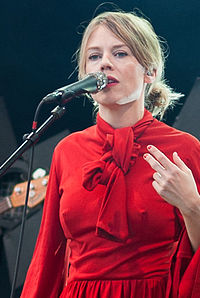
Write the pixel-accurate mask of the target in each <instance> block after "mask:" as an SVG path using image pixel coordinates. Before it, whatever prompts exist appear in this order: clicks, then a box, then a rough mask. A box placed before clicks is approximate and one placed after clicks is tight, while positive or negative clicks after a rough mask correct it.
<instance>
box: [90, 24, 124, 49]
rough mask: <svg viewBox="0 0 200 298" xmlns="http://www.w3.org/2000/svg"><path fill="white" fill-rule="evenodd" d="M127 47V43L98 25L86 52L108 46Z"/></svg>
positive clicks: (103, 26)
mask: <svg viewBox="0 0 200 298" xmlns="http://www.w3.org/2000/svg"><path fill="white" fill-rule="evenodd" d="M112 44H113V45H114V44H116V45H125V43H124V42H123V41H122V40H121V39H120V38H119V37H118V36H116V35H115V34H114V33H113V32H112V31H111V30H110V29H108V28H107V27H106V26H105V25H98V26H97V27H96V28H95V29H94V30H93V31H92V33H91V34H90V36H89V38H88V40H87V43H86V50H89V49H91V48H95V47H99V46H106V45H112Z"/></svg>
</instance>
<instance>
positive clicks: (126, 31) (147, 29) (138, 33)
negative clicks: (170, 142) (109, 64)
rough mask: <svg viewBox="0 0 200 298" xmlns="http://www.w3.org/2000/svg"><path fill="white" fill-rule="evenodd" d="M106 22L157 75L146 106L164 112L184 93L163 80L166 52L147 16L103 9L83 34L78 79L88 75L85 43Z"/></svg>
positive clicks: (156, 112)
mask: <svg viewBox="0 0 200 298" xmlns="http://www.w3.org/2000/svg"><path fill="white" fill-rule="evenodd" d="M99 25H104V26H106V27H107V28H108V29H109V30H110V31H111V32H112V33H114V34H115V35H116V36H117V37H118V38H119V39H121V40H122V41H123V42H124V43H125V44H126V45H127V46H128V47H129V48H130V50H131V52H132V54H133V55H134V56H135V57H136V59H137V60H138V62H139V63H140V64H141V65H142V66H143V67H144V68H145V69H146V71H148V72H149V73H151V72H152V71H156V78H155V81H154V82H153V83H152V84H148V85H147V87H146V92H145V107H146V108H147V109H148V110H149V111H150V112H152V114H153V116H160V117H161V118H162V117H163V115H164V112H165V110H166V109H167V108H168V107H169V106H172V105H173V104H174V102H175V101H176V100H178V99H179V98H180V97H182V96H183V95H182V94H180V93H176V92H174V91H173V90H172V88H171V87H169V86H168V85H167V84H166V82H165V79H164V66H165V51H164V48H163V42H162V41H161V39H160V38H159V37H158V36H157V35H156V33H155V31H154V29H153V27H152V25H151V23H150V22H149V21H148V20H147V19H145V18H144V17H141V16H137V15H136V14H135V13H132V12H131V13H128V12H118V11H117V12H104V13H101V14H99V15H98V16H96V17H95V18H94V19H92V21H91V22H90V23H89V25H88V26H87V28H86V29H85V32H84V34H83V38H82V43H81V46H80V48H79V50H78V51H77V61H78V70H79V78H82V77H83V76H84V75H85V67H86V53H85V52H86V51H85V50H86V46H87V43H88V39H89V37H90V35H91V33H92V32H93V31H94V30H95V29H96V27H97V26H99Z"/></svg>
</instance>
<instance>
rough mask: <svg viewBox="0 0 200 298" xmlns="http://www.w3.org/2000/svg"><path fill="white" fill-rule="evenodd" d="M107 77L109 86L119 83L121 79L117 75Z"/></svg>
mask: <svg viewBox="0 0 200 298" xmlns="http://www.w3.org/2000/svg"><path fill="white" fill-rule="evenodd" d="M107 79H108V84H107V86H113V85H116V84H118V83H119V81H118V80H117V79H116V78H115V77H112V76H107Z"/></svg>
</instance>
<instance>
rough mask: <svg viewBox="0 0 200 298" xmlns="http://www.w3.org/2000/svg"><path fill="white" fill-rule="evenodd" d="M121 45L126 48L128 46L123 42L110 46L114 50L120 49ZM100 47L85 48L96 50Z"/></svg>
mask: <svg viewBox="0 0 200 298" xmlns="http://www.w3.org/2000/svg"><path fill="white" fill-rule="evenodd" d="M122 47H127V48H128V46H127V45H125V44H119V45H114V46H113V47H112V49H113V50H115V49H120V48H122ZM100 49H101V47H89V48H88V49H87V51H96V50H100Z"/></svg>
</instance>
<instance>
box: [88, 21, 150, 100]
mask: <svg viewBox="0 0 200 298" xmlns="http://www.w3.org/2000/svg"><path fill="white" fill-rule="evenodd" d="M98 71H102V72H104V73H105V74H106V75H107V77H108V84H107V87H106V88H105V89H103V90H102V91H101V92H99V93H96V94H93V95H92V97H93V98H94V100H95V101H97V102H98V103H99V104H100V105H105V106H106V105H107V106H109V105H121V104H126V103H127V102H132V101H135V100H141V101H143V97H144V89H145V85H146V84H145V83H147V75H146V72H145V69H144V68H143V67H142V65H141V64H140V63H139V62H138V61H137V59H136V58H135V57H134V55H133V54H132V53H131V50H130V49H129V47H128V46H126V44H125V43H124V42H123V41H122V40H120V39H119V38H118V37H116V36H115V35H114V34H113V33H112V32H111V31H110V30H109V29H107V28H106V27H105V26H104V25H99V26H98V27H97V28H96V29H95V30H94V31H93V33H92V34H91V35H90V37H89V40H88V43H87V45H86V73H87V74H88V73H93V72H98Z"/></svg>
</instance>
